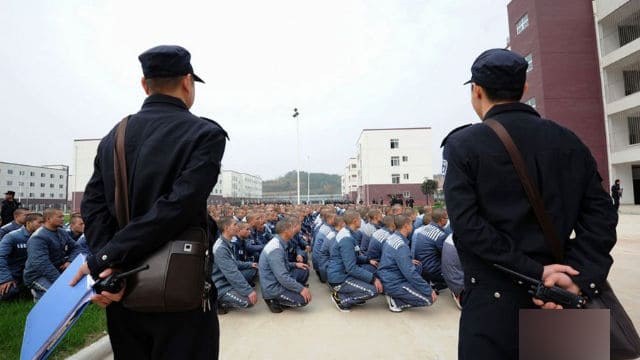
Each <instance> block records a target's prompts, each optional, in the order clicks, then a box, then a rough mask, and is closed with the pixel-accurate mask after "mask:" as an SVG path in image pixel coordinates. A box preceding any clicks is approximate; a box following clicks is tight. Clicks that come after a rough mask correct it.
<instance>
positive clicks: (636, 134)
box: [627, 116, 640, 145]
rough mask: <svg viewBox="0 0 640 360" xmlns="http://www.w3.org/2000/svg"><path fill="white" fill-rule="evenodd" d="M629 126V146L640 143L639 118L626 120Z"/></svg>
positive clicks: (634, 117)
mask: <svg viewBox="0 0 640 360" xmlns="http://www.w3.org/2000/svg"><path fill="white" fill-rule="evenodd" d="M627 124H628V125H629V145H633V144H638V143H640V116H631V117H628V118H627Z"/></svg>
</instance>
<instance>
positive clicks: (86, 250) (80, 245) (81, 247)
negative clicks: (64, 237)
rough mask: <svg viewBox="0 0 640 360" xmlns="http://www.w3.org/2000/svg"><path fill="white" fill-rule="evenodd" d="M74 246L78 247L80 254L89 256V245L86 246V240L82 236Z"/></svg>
mask: <svg viewBox="0 0 640 360" xmlns="http://www.w3.org/2000/svg"><path fill="white" fill-rule="evenodd" d="M76 245H78V249H79V251H80V254H82V255H84V256H90V255H91V249H89V244H87V238H86V237H85V236H84V234H82V235H81V236H80V238H78V240H76Z"/></svg>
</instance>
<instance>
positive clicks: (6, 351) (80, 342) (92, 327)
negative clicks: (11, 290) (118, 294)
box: [0, 299, 107, 359]
mask: <svg viewBox="0 0 640 360" xmlns="http://www.w3.org/2000/svg"><path fill="white" fill-rule="evenodd" d="M32 307H33V301H32V300H31V299H28V300H27V299H25V300H18V301H12V302H3V303H0V331H1V332H2V336H0V359H19V358H20V348H21V346H22V336H23V334H24V322H25V319H26V318H27V315H28V314H29V311H31V308H32ZM106 330H107V319H106V315H105V311H104V310H103V309H101V308H99V307H98V306H96V305H93V304H91V305H89V306H88V307H87V309H86V310H85V311H84V313H83V314H82V316H80V319H78V321H77V322H76V323H75V325H74V326H73V328H71V330H70V331H69V332H68V333H67V335H66V336H65V337H64V339H62V341H61V342H60V344H59V345H58V347H57V348H56V349H55V351H54V352H53V354H52V355H51V357H50V359H65V358H66V357H68V356H70V355H73V354H74V353H76V352H77V351H78V350H80V349H81V348H83V347H85V346H87V345H89V344H91V343H92V342H94V341H96V340H97V339H99V338H100V337H102V336H103V335H105V334H106Z"/></svg>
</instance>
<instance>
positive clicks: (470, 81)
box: [462, 80, 473, 85]
mask: <svg viewBox="0 0 640 360" xmlns="http://www.w3.org/2000/svg"><path fill="white" fill-rule="evenodd" d="M472 82H473V80H469V81H467V82H466V83H464V84H462V85H467V84H471V83H472Z"/></svg>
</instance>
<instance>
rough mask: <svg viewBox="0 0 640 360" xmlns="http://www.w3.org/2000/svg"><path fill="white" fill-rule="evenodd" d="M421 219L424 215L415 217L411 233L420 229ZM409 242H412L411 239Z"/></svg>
mask: <svg viewBox="0 0 640 360" xmlns="http://www.w3.org/2000/svg"><path fill="white" fill-rule="evenodd" d="M423 218H424V214H422V215H418V216H416V219H415V220H414V221H413V231H414V233H415V231H416V230H418V228H419V227H421V226H422V225H423V224H422V223H423ZM411 241H413V239H411Z"/></svg>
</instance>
